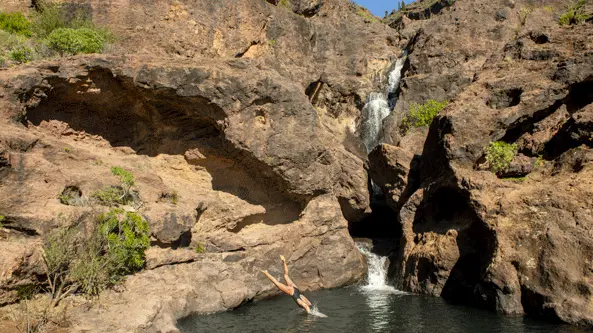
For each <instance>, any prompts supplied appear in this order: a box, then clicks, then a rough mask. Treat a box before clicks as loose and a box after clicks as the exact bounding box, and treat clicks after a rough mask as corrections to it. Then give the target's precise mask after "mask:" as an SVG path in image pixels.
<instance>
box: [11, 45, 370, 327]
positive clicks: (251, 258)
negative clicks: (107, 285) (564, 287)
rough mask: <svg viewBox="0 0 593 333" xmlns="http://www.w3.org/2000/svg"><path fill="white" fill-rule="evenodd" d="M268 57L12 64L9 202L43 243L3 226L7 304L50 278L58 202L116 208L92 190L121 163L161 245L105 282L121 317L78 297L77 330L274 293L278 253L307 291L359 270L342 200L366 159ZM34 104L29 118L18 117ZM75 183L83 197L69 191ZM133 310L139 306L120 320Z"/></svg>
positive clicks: (64, 209)
mask: <svg viewBox="0 0 593 333" xmlns="http://www.w3.org/2000/svg"><path fill="white" fill-rule="evenodd" d="M260 65H261V63H260V62H258V61H249V60H241V59H240V60H230V61H210V60H204V63H202V64H201V65H196V64H193V63H183V62H180V63H177V64H174V65H171V64H168V63H166V62H163V61H159V60H154V61H153V62H148V60H146V59H144V60H143V61H141V62H140V61H138V59H133V58H128V59H126V61H122V60H121V58H118V57H101V56H93V57H86V58H81V59H77V60H73V61H69V62H62V63H45V64H43V65H40V66H31V67H28V68H19V69H18V70H16V71H15V72H12V73H11V72H9V71H5V72H4V73H3V75H4V76H3V78H4V79H3V83H2V87H3V92H2V95H3V96H5V98H4V99H3V100H2V103H3V105H4V106H5V107H4V108H2V116H3V118H2V119H3V121H4V124H3V128H5V129H6V131H3V132H2V133H1V134H0V140H1V142H2V147H5V148H4V150H3V155H2V156H6V157H7V158H6V159H5V160H6V161H7V162H8V161H9V163H4V165H5V169H6V171H3V174H2V178H1V179H0V181H1V187H0V191H1V193H2V197H3V198H7V199H8V200H6V199H3V200H2V201H1V202H0V212H2V214H3V215H6V217H7V218H6V220H5V221H3V223H4V225H5V227H6V228H7V230H9V231H10V232H11V233H12V234H14V235H19V237H29V238H30V241H31V242H34V243H35V242H36V243H35V246H32V245H31V244H29V243H25V242H14V241H12V240H11V239H12V238H13V237H15V236H11V237H12V238H8V239H6V240H4V239H2V240H0V244H2V245H6V246H14V247H16V248H15V249H14V250H13V251H11V252H12V253H13V255H14V258H12V257H10V258H6V259H5V261H6V262H1V263H0V264H1V267H2V272H3V277H2V279H3V280H2V287H1V289H0V294H1V299H0V300H1V301H2V303H3V304H5V303H9V302H13V301H15V300H16V297H17V295H16V290H17V289H18V287H19V286H20V285H22V284H23V283H32V284H39V283H43V279H42V276H43V271H41V266H40V260H39V257H38V253H37V252H35V251H33V250H34V249H35V248H38V246H39V242H40V240H41V238H42V237H43V236H44V235H47V234H48V233H50V232H51V231H52V230H53V229H54V228H56V227H57V226H58V225H60V224H63V223H62V222H64V221H61V220H60V219H58V218H56V217H57V216H58V213H61V214H60V216H61V218H62V219H64V220H68V219H69V218H70V217H75V216H79V215H80V214H92V213H93V209H94V210H95V211H101V210H103V209H106V208H101V207H100V206H98V207H96V206H95V207H87V206H88V205H92V203H90V201H87V200H90V199H89V198H90V197H91V194H92V193H93V192H94V191H97V190H99V189H102V188H104V187H105V186H117V185H119V181H118V179H117V177H115V176H113V175H111V173H110V167H111V166H121V167H123V168H125V169H127V170H130V171H131V172H132V173H133V174H134V175H135V177H136V185H135V191H137V193H138V200H137V203H136V206H135V208H136V209H137V210H138V211H139V212H140V213H141V214H142V215H144V216H145V217H146V219H147V220H148V222H149V225H150V230H151V233H152V246H153V247H152V248H151V249H150V250H149V251H148V253H147V256H148V258H147V271H144V272H142V273H139V274H138V275H137V276H134V277H130V279H129V280H128V282H126V285H125V286H124V288H125V290H126V291H125V292H123V293H115V292H114V293H112V294H109V296H106V297H107V298H106V299H109V300H110V301H109V302H111V301H112V302H113V307H111V306H109V308H110V310H109V311H110V314H112V315H113V316H112V317H110V314H99V312H101V311H102V310H99V309H94V308H91V310H85V309H84V308H85V307H86V306H85V307H82V308H80V309H78V310H73V311H74V312H73V319H72V320H73V323H74V327H73V330H75V331H77V330H80V331H82V330H85V329H91V330H94V331H109V330H111V331H118V332H129V331H133V330H137V329H138V328H139V327H142V328H143V329H144V331H146V332H153V331H159V330H161V329H163V330H166V331H170V330H174V329H175V328H174V325H175V321H176V320H177V319H178V318H180V317H181V316H185V315H189V314H190V313H194V312H212V311H220V310H225V309H231V308H233V307H236V306H238V305H240V304H241V303H242V302H244V301H246V300H249V299H253V298H261V297H264V296H266V295H271V294H273V293H275V292H276V290H275V289H274V287H273V285H272V284H270V283H269V281H267V278H266V277H265V276H264V275H262V274H260V272H259V270H260V269H268V270H270V271H271V272H279V271H277V269H280V268H281V265H279V263H280V261H279V260H278V256H279V255H280V254H283V255H285V256H286V257H287V258H289V265H290V266H291V268H292V272H293V273H292V275H291V277H293V279H294V280H295V281H296V282H297V283H298V285H299V287H301V288H302V289H303V290H312V289H319V288H330V287H337V286H341V285H346V284H350V283H353V282H355V281H357V280H358V279H360V278H361V277H362V275H363V274H364V271H365V267H364V262H363V260H362V256H361V254H360V253H359V251H358V249H357V248H356V247H355V245H354V242H353V241H352V239H351V238H350V236H349V234H348V222H347V220H345V219H344V215H345V214H344V213H343V210H342V208H343V207H344V206H348V207H353V208H351V211H352V212H354V213H355V212H356V210H357V209H360V210H362V211H364V210H365V200H363V199H362V198H363V197H365V195H364V194H361V193H360V192H359V191H358V190H357V189H358V186H359V185H358V184H359V182H361V181H363V179H364V178H365V177H364V176H363V175H364V174H365V173H364V169H363V167H362V162H361V161H359V162H357V161H356V160H357V158H356V157H355V156H354V155H352V154H351V153H349V152H347V151H346V150H345V149H344V148H343V146H341V144H340V142H339V141H338V140H337V139H336V137H335V136H333V135H331V134H329V133H327V132H325V131H324V130H322V124H321V122H320V120H319V116H318V115H317V114H316V112H315V110H314V108H313V107H312V106H311V104H310V103H309V102H308V100H307V96H306V95H305V94H304V93H303V92H302V91H301V90H300V88H299V87H298V86H295V85H294V84H293V83H291V82H290V81H288V80H286V79H285V78H283V77H281V76H280V75H279V74H278V73H277V72H276V71H273V70H269V71H268V70H263V69H262V68H261V67H260ZM32 78H35V79H32ZM23 116H24V117H25V119H26V123H25V126H23V125H22V124H18V123H14V119H16V118H19V117H21V118H22V117H23ZM11 121H12V122H11ZM349 170H351V172H350V171H349ZM350 175H352V176H350ZM340 184H343V186H342V185H340ZM73 188H74V189H76V194H77V197H78V198H79V204H78V203H74V202H73V203H68V202H61V201H60V200H58V196H59V195H60V194H62V193H64V191H65V189H73ZM364 188H365V189H366V181H365V187H364ZM343 200H345V203H344V202H341V201H343ZM366 200H368V195H367V196H366ZM66 203H68V204H66ZM41 206H42V207H44V209H43V210H39V209H38V207H41ZM27 244H29V245H27ZM29 249H31V251H33V252H31V253H29V252H27V251H29ZM25 250H27V251H25ZM203 250H204V251H206V254H200V253H198V252H202V251H203ZM35 254H37V257H36V256H35ZM196 272H198V273H196ZM38 277H39V280H37V278H38ZM173 280H175V281H177V282H176V283H175V284H174V285H172V286H171V288H173V289H171V290H167V289H166V288H165V289H163V286H164V285H170V281H173ZM167 281H169V282H167ZM149 286H150V287H149ZM196 286H197V287H196ZM196 288H197V289H196ZM147 295H150V296H147ZM196 295H199V297H198V298H197V299H196ZM104 304H105V303H104ZM116 304H119V305H116ZM121 304H127V305H125V306H121V307H120V305H121ZM134 304H135V305H134ZM146 304H150V306H144V305H146ZM138 309H142V310H141V311H140V310H138ZM95 310H96V311H95ZM89 311H90V312H89ZM126 311H128V312H126ZM125 313H128V315H126V316H129V317H130V318H131V317H134V318H136V319H134V320H133V321H130V322H129V323H126V324H122V323H121V320H120V318H121V316H122V314H125Z"/></svg>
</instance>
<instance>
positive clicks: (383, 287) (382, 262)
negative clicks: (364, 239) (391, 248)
mask: <svg viewBox="0 0 593 333" xmlns="http://www.w3.org/2000/svg"><path fill="white" fill-rule="evenodd" d="M356 245H357V246H358V249H359V250H360V252H361V253H362V254H363V255H364V256H365V257H366V258H367V265H368V272H367V280H366V284H365V285H364V286H362V287H361V288H362V290H363V291H384V292H389V293H402V292H401V291H398V290H397V289H395V288H394V287H393V286H390V285H388V284H387V265H386V263H387V257H382V256H379V255H376V254H374V253H373V252H371V250H369V248H368V246H365V245H363V244H359V243H357V244H356Z"/></svg>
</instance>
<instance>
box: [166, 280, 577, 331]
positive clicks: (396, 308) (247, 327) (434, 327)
mask: <svg viewBox="0 0 593 333" xmlns="http://www.w3.org/2000/svg"><path fill="white" fill-rule="evenodd" d="M305 295H306V296H307V297H308V298H309V299H310V300H311V301H312V302H313V303H315V304H317V306H318V308H319V311H321V312H322V313H324V314H326V315H327V316H328V317H327V318H319V317H315V316H311V315H307V314H305V313H304V312H303V311H302V310H300V309H298V308H297V307H296V305H295V303H294V302H293V301H292V299H291V298H290V297H288V296H278V297H275V298H272V299H269V300H264V301H260V302H256V303H252V304H248V305H246V306H243V307H240V308H239V309H237V310H235V311H231V312H225V313H219V314H214V315H208V316H192V317H189V318H186V319H183V320H181V321H180V322H179V323H178V327H179V329H180V330H181V331H182V332H184V333H198V332H199V333H204V332H209V333H218V332H220V333H223V332H224V333H232V332H237V333H246V332H287V333H292V332H294V333H296V332H323V333H331V332H336V333H338V332H340V333H341V332H359V333H365V332H398V333H411V332H429V333H441V332H442V333H462V332H467V333H475V332H501V333H502V332H504V333H531V332H550V333H554V332H557V333H568V332H570V333H575V332H581V331H580V330H579V329H577V328H575V327H571V326H568V325H555V324H550V323H545V322H541V321H536V320H533V319H529V318H523V317H506V316H502V315H497V314H495V313H491V312H488V311H482V310H477V309H473V308H469V307H464V306H458V305H451V304H448V303H447V302H445V301H444V300H443V299H441V298H437V297H425V296H418V295H409V294H403V293H398V292H394V291H389V290H383V291H381V290H369V291H364V290H362V289H361V288H359V287H349V288H342V289H334V290H325V291H318V292H311V293H305Z"/></svg>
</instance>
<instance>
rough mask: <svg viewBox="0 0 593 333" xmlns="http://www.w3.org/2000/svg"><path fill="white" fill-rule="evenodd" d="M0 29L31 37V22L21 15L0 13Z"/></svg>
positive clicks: (18, 13)
mask: <svg viewBox="0 0 593 333" xmlns="http://www.w3.org/2000/svg"><path fill="white" fill-rule="evenodd" d="M0 29H1V30H4V31H7V32H9V33H11V34H18V35H23V36H27V37H31V36H32V35H33V31H32V30H31V29H32V25H31V21H29V20H28V19H27V18H26V17H25V15H23V13H20V12H17V13H0Z"/></svg>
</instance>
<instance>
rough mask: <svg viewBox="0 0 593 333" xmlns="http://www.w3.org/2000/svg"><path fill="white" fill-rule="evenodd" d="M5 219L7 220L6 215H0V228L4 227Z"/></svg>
mask: <svg viewBox="0 0 593 333" xmlns="http://www.w3.org/2000/svg"><path fill="white" fill-rule="evenodd" d="M4 220H6V217H4V215H0V228H4V224H2V222H4Z"/></svg>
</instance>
